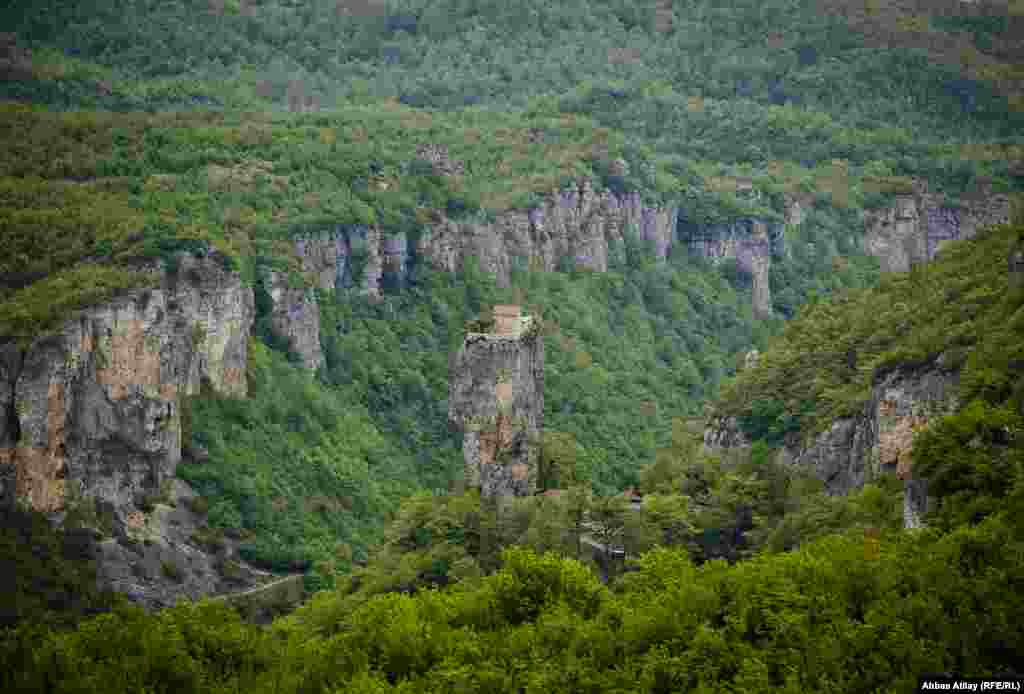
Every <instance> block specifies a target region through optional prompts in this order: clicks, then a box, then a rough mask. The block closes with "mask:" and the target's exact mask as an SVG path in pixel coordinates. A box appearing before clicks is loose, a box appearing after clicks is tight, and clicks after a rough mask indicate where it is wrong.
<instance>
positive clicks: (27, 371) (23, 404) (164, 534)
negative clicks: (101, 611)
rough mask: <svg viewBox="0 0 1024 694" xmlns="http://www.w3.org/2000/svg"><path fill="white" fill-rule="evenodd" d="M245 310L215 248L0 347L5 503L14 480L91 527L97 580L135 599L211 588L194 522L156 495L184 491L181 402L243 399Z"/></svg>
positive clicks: (37, 500)
mask: <svg viewBox="0 0 1024 694" xmlns="http://www.w3.org/2000/svg"><path fill="white" fill-rule="evenodd" d="M153 270H154V272H156V271H157V270H156V268H153ZM253 315H254V300H253V292H252V290H251V289H250V288H248V287H245V286H243V284H242V283H241V280H240V278H239V277H238V276H237V275H236V274H234V273H232V272H229V271H227V270H225V269H224V263H223V262H222V259H221V258H220V257H218V256H217V254H207V255H206V256H205V257H200V258H196V257H193V256H190V255H184V256H181V257H180V261H179V262H178V264H177V266H176V268H175V269H173V270H170V271H167V272H165V273H163V274H161V275H159V278H158V280H157V282H156V283H155V288H151V289H143V290H137V291H133V292H129V293H127V294H125V295H123V296H121V297H119V298H117V299H115V300H113V301H111V302H109V303H107V304H104V305H100V306H96V307H93V308H90V309H87V310H85V311H83V312H81V314H80V315H78V316H77V317H76V318H74V319H72V320H69V321H68V322H67V323H65V324H64V325H63V326H62V327H61V328H60V329H59V330H57V331H56V332H54V333H53V334H50V335H46V336H43V337H39V338H37V339H36V340H35V341H33V342H32V343H31V344H30V345H29V346H28V347H27V349H25V350H24V351H23V352H22V351H20V350H19V349H18V348H16V347H15V346H14V345H13V344H11V343H7V344H5V345H3V346H2V347H0V470H2V472H3V474H0V484H2V485H3V486H2V490H3V492H4V493H6V494H7V499H6V503H13V501H14V500H13V499H12V497H11V495H10V491H11V487H12V485H11V481H12V480H13V483H14V484H13V487H14V492H15V496H16V497H17V499H19V500H20V501H22V502H23V503H25V504H27V505H29V506H31V507H33V508H35V509H37V510H40V511H43V512H45V513H47V514H48V515H49V516H50V518H51V520H52V521H53V522H56V523H62V522H63V521H64V520H65V518H66V517H67V516H68V514H69V513H75V514H81V513H85V514H86V516H88V517H93V518H94V519H101V520H102V522H100V521H97V522H98V523H99V524H100V525H105V526H106V532H107V534H108V535H110V536H111V539H109V540H107V541H105V542H102V543H100V545H99V548H98V551H99V552H100V554H101V555H102V561H101V562H100V574H101V582H103V583H105V584H106V585H111V586H113V587H115V588H117V589H119V590H125V591H128V592H131V593H133V595H134V597H135V598H136V599H137V600H139V601H140V602H142V603H144V604H147V605H150V606H159V605H162V604H168V603H170V602H173V601H174V600H175V599H177V598H179V597H181V596H183V595H197V594H202V593H205V592H212V591H214V590H218V589H219V588H221V587H222V586H221V583H220V580H219V579H218V578H216V577H215V572H214V571H213V570H212V563H213V562H214V561H215V560H214V558H212V557H210V556H208V555H206V554H204V553H203V552H202V551H200V550H199V549H197V548H196V547H195V546H193V545H190V544H189V543H188V541H187V538H186V537H185V536H184V535H183V534H182V533H183V531H182V530H181V529H182V528H187V527H188V526H189V524H190V523H191V524H195V523H196V522H197V521H196V519H194V518H192V519H190V518H186V516H187V515H188V513H189V511H187V509H184V508H181V509H177V510H175V509H173V508H171V507H169V506H164V505H162V504H156V505H155V506H154V499H156V498H161V499H162V500H163V501H167V502H170V501H174V500H175V499H181V500H186V499H187V498H189V497H190V496H191V492H190V491H189V490H188V489H187V488H186V487H185V486H184V485H183V484H182V483H181V482H180V481H177V480H174V479H173V477H174V473H175V469H176V467H177V465H178V464H179V462H180V461H181V459H182V431H181V407H182V397H183V396H187V395H194V394H198V393H199V392H200V389H201V388H208V389H210V390H212V391H214V392H216V393H220V394H222V395H226V396H234V397H243V396H245V395H246V391H247V386H246V359H247V350H248V340H249V336H250V330H251V327H252V322H253ZM113 538H117V539H113ZM154 567H157V568H154ZM166 567H170V568H166ZM158 569H159V570H158ZM179 570H180V571H179ZM165 574H167V575H165ZM170 576H174V578H173V579H172V578H171V577H170Z"/></svg>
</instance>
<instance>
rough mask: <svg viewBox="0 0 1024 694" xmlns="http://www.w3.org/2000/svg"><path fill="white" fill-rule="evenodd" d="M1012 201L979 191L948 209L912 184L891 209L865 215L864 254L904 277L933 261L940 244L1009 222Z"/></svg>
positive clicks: (941, 199)
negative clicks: (924, 263)
mask: <svg viewBox="0 0 1024 694" xmlns="http://www.w3.org/2000/svg"><path fill="white" fill-rule="evenodd" d="M1011 209H1012V205H1011V199H1010V196H1008V195H1004V194H1000V193H993V192H992V191H991V190H987V189H986V190H982V191H981V192H980V193H978V194H975V195H974V196H972V198H971V199H970V200H968V201H967V202H966V204H965V205H964V206H962V207H952V206H949V205H947V204H946V202H945V198H944V196H942V195H940V194H937V193H930V192H928V187H927V184H926V183H925V182H923V181H915V182H914V184H913V193H912V194H909V195H900V196H898V197H897V198H896V200H895V203H894V204H893V205H892V206H890V207H885V208H882V209H878V210H868V211H866V212H865V217H864V230H865V233H864V250H865V251H866V252H867V253H868V254H869V255H873V256H875V257H876V258H878V259H879V262H880V263H881V265H882V270H884V271H886V272H906V271H907V270H909V269H910V268H911V267H913V266H914V265H918V264H920V263H923V262H927V261H929V260H931V259H932V258H934V257H935V254H936V253H938V251H939V249H941V248H942V246H943V244H945V243H947V242H949V241H954V240H958V239H968V238H971V237H973V236H974V235H975V234H976V233H977V232H978V230H979V229H982V228H984V227H987V226H992V225H997V224H1007V223H1009V221H1010V213H1011Z"/></svg>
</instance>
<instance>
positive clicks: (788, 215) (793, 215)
mask: <svg viewBox="0 0 1024 694" xmlns="http://www.w3.org/2000/svg"><path fill="white" fill-rule="evenodd" d="M782 200H783V206H784V207H785V212H784V216H785V222H786V224H787V225H791V226H800V225H801V224H803V223H804V219H806V217H807V211H808V210H810V209H811V208H812V207H813V206H814V194H813V193H807V192H803V191H792V192H787V193H783V194H782Z"/></svg>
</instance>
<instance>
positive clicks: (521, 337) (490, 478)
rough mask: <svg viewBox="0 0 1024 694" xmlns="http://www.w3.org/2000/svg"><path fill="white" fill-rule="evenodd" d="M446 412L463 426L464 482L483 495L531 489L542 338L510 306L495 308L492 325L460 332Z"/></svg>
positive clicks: (539, 417)
mask: <svg viewBox="0 0 1024 694" xmlns="http://www.w3.org/2000/svg"><path fill="white" fill-rule="evenodd" d="M476 327H479V326H476ZM448 419H449V422H450V423H451V424H452V425H453V426H455V427H458V428H459V429H461V430H462V431H463V432H464V438H463V445H462V451H463V457H464V459H465V465H466V485H467V486H472V487H476V488H478V489H479V490H480V494H481V496H483V497H511V496H528V495H531V494H533V493H534V491H535V490H536V487H537V463H538V459H539V440H540V434H541V430H542V428H543V419H544V341H543V339H542V338H541V336H540V335H539V333H538V331H537V330H536V326H535V325H534V324H533V322H532V320H531V319H530V317H524V316H520V314H519V307H518V306H497V307H495V315H494V323H493V327H492V328H490V329H489V330H488V332H474V331H470V332H467V334H466V337H465V339H464V341H463V344H462V347H461V349H459V350H458V352H456V353H455V354H454V355H453V356H452V359H451V362H450V373H449V396H448Z"/></svg>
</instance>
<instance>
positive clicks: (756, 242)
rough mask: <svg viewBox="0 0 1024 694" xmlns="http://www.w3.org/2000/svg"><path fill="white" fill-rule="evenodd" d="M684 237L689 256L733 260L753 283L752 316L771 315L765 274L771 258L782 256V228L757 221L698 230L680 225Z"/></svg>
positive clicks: (767, 278)
mask: <svg viewBox="0 0 1024 694" xmlns="http://www.w3.org/2000/svg"><path fill="white" fill-rule="evenodd" d="M682 228H683V233H682V235H683V237H684V239H685V241H686V243H687V245H688V247H689V249H690V252H691V253H693V254H695V255H699V256H702V257H704V258H709V259H711V260H712V261H720V260H723V259H726V258H732V259H735V260H736V265H737V267H738V268H739V269H740V270H741V271H742V272H744V273H746V274H747V275H749V276H750V277H751V280H752V282H753V304H754V314H755V315H756V316H757V317H758V318H767V317H768V316H770V315H771V313H772V304H771V287H770V284H769V276H768V273H769V271H770V270H771V261H772V256H776V257H777V256H779V255H781V254H782V253H783V252H784V245H783V244H784V238H785V235H784V226H783V225H782V224H779V223H776V222H766V221H764V220H759V219H743V220H739V221H737V222H734V223H732V224H715V225H711V226H701V225H697V224H683V225H682Z"/></svg>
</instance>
